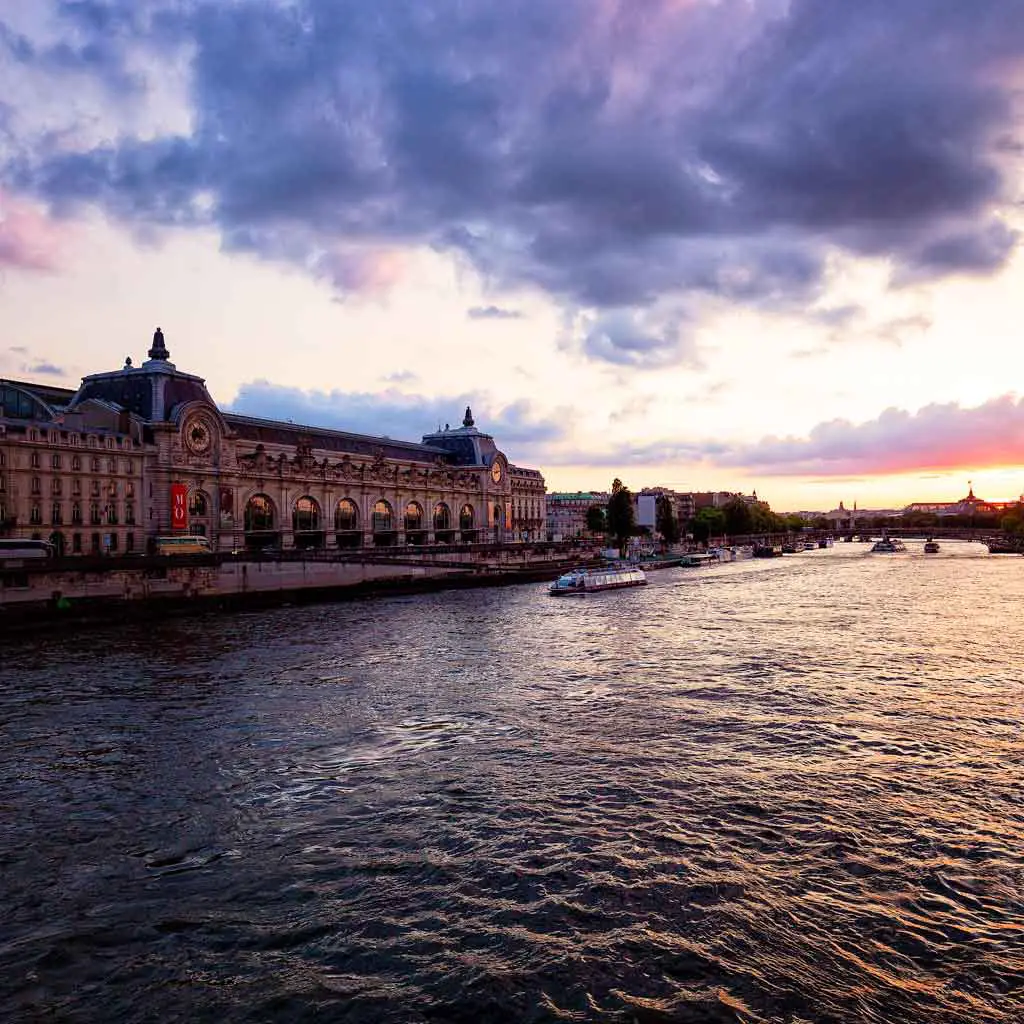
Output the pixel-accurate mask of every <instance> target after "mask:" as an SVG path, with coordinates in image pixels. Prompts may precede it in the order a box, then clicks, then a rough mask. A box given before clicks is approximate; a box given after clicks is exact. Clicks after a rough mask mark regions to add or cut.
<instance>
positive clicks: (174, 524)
mask: <svg viewBox="0 0 1024 1024" xmlns="http://www.w3.org/2000/svg"><path fill="white" fill-rule="evenodd" d="M187 527H188V488H187V487H186V486H185V485H184V484H171V529H172V530H184V529H186V528H187Z"/></svg>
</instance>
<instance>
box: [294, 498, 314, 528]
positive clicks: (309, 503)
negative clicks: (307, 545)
mask: <svg viewBox="0 0 1024 1024" xmlns="http://www.w3.org/2000/svg"><path fill="white" fill-rule="evenodd" d="M292 529H293V530H294V531H295V532H296V533H302V532H309V531H311V530H319V529H320V506H319V504H318V503H317V501H316V499H315V498H311V497H310V496H309V495H308V494H306V495H303V497H301V498H299V500H298V501H296V502H295V508H294V509H293V510H292Z"/></svg>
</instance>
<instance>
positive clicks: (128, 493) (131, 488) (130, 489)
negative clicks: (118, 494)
mask: <svg viewBox="0 0 1024 1024" xmlns="http://www.w3.org/2000/svg"><path fill="white" fill-rule="evenodd" d="M124 493H125V497H128V498H134V497H135V484H134V483H132V481H131V480H129V481H128V483H126V484H125V485H124Z"/></svg>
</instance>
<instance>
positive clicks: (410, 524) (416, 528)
mask: <svg viewBox="0 0 1024 1024" xmlns="http://www.w3.org/2000/svg"><path fill="white" fill-rule="evenodd" d="M426 542H427V531H426V530H425V529H424V525H423V506H422V505H421V504H420V503H419V502H418V501H410V502H409V504H408V505H406V506H405V543H406V544H426Z"/></svg>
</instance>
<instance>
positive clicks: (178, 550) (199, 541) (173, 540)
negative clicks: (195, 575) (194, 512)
mask: <svg viewBox="0 0 1024 1024" xmlns="http://www.w3.org/2000/svg"><path fill="white" fill-rule="evenodd" d="M210 551H211V548H210V541H209V540H208V539H207V538H206V537H203V536H201V535H199V534H195V535H182V536H179V537H157V538H156V553H157V554H158V555H208V554H210Z"/></svg>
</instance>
